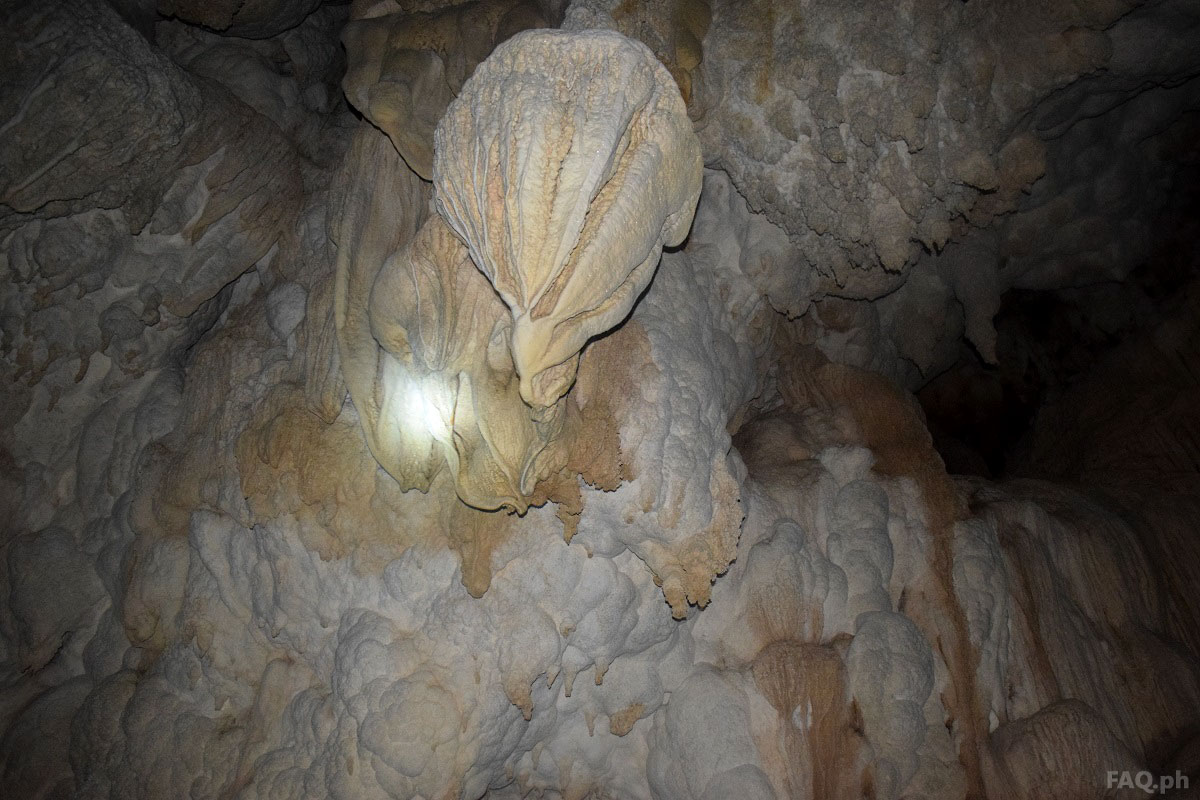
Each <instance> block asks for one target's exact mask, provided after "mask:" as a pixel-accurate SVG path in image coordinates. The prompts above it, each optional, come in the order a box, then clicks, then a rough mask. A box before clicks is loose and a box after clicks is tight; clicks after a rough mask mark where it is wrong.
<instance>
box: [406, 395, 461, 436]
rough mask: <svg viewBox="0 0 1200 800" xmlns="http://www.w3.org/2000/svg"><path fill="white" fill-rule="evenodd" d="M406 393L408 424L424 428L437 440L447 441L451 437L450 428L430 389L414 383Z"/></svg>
mask: <svg viewBox="0 0 1200 800" xmlns="http://www.w3.org/2000/svg"><path fill="white" fill-rule="evenodd" d="M406 393H407V395H408V396H407V398H406V399H405V400H406V402H405V417H407V419H406V422H408V424H410V425H412V424H414V423H415V424H417V425H421V426H423V427H424V428H425V430H427V431H428V432H429V435H430V436H432V437H433V438H435V439H445V438H446V437H447V436H449V435H450V427H449V426H448V425H447V424H446V420H445V419H443V417H442V412H441V411H440V410H439V409H438V407H437V403H435V402H434V401H433V398H432V397H431V396H430V392H429V391H428V389H426V388H425V387H423V386H421V384H419V383H416V382H414V383H411V384H409V386H408V387H407V390H406Z"/></svg>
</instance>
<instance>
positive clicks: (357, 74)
mask: <svg viewBox="0 0 1200 800" xmlns="http://www.w3.org/2000/svg"><path fill="white" fill-rule="evenodd" d="M407 5H411V4H407ZM432 5H433V6H434V7H433V8H428V9H425V8H420V9H418V8H411V7H406V8H401V7H400V5H398V4H396V3H392V2H387V1H386V0H385V1H384V2H375V3H356V4H355V8H354V11H353V13H352V19H351V21H350V23H349V24H348V25H347V26H346V28H345V31H344V32H343V33H342V41H343V42H344V43H345V45H346V51H347V52H348V53H349V56H350V63H349V65H348V68H347V70H346V77H345V80H344V81H343V86H344V87H345V89H346V96H347V97H348V98H349V99H350V102H351V103H353V104H354V106H355V108H357V109H359V110H360V111H361V112H362V113H363V114H364V115H365V116H366V117H367V119H369V120H371V122H372V123H373V124H375V126H376V127H378V128H379V129H380V130H382V131H383V132H384V133H386V134H387V135H388V137H389V138H390V139H391V140H392V144H394V145H395V146H396V150H397V151H399V153H400V155H401V156H403V157H404V161H405V163H407V164H408V166H409V167H410V168H412V170H413V171H414V172H416V173H417V174H418V175H420V176H421V177H422V178H424V179H425V180H432V179H433V131H434V128H435V127H437V124H438V122H439V121H440V120H441V118H442V115H443V114H444V113H445V112H446V107H447V106H448V105H450V101H451V100H453V99H454V98H455V97H456V96H457V95H458V93H459V92H460V91H462V86H463V83H465V82H466V80H467V78H469V77H471V74H472V73H473V72H474V71H475V67H477V66H478V65H479V63H480V62H481V61H483V60H484V59H485V58H487V57H488V55H489V54H490V53H491V52H492V50H493V49H494V48H495V47H496V45H498V44H500V43H501V42H503V41H504V40H505V39H507V38H509V37H510V36H512V35H513V34H515V33H517V32H518V31H522V30H525V29H527V28H543V27H546V26H547V24H548V23H550V22H551V21H552V20H551V16H552V14H550V13H547V12H548V11H550V9H547V8H543V7H541V6H544V5H545V4H539V3H535V2H530V1H529V0H476V2H467V3H458V4H450V5H449V7H446V8H437V5H438V4H436V3H434V4H432Z"/></svg>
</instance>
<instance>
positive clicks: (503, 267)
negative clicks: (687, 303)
mask: <svg viewBox="0 0 1200 800" xmlns="http://www.w3.org/2000/svg"><path fill="white" fill-rule="evenodd" d="M434 141H435V158H434V187H435V193H434V200H435V202H436V204H437V208H438V213H440V214H441V215H442V216H443V217H445V219H446V221H447V222H448V223H449V224H450V227H452V228H453V229H454V231H455V232H456V233H457V234H458V236H459V237H460V238H461V239H462V240H463V241H464V242H465V243H466V245H467V249H468V250H469V251H470V253H471V259H472V260H473V261H474V262H475V265H476V266H477V267H478V268H479V269H480V270H481V271H482V272H483V274H484V275H486V276H487V278H488V280H489V281H491V283H492V286H494V287H495V289H496V292H497V293H498V294H499V295H500V297H501V299H503V300H504V303H505V305H507V306H508V308H509V311H510V312H511V314H512V332H511V334H509V339H510V345H509V347H510V350H511V352H512V358H513V363H514V364H515V366H516V370H517V374H518V375H519V376H520V378H521V397H522V399H523V400H525V402H526V403H529V404H530V405H531V406H533V407H534V408H541V407H545V406H549V405H551V404H553V403H554V402H556V401H557V400H558V398H560V397H561V396H562V395H564V394H566V392H567V390H568V389H569V388H570V386H571V383H572V382H573V381H574V378H575V363H576V359H577V357H578V354H579V351H580V350H582V349H583V346H584V344H585V343H586V342H587V341H588V340H589V339H591V338H592V337H594V336H598V335H600V334H602V333H604V332H605V331H607V330H608V329H610V328H612V327H613V326H614V325H616V324H617V323H619V322H621V321H622V320H624V319H625V317H626V316H628V314H629V312H630V310H631V309H632V308H633V304H634V301H636V300H637V298H638V296H639V295H641V293H642V292H644V291H645V290H646V287H647V286H649V284H650V279H651V278H652V277H653V276H654V270H655V268H656V267H657V266H658V260H659V256H660V255H661V254H662V248H663V246H664V245H666V246H669V247H674V246H676V245H678V244H679V243H680V242H682V241H683V238H684V237H685V236H686V235H687V232H688V230H689V229H690V228H691V225H692V216H693V215H694V213H695V210H696V200H697V198H698V197H699V196H700V180H701V162H700V148H699V145H698V143H697V141H696V137H695V135H694V134H693V133H692V130H691V125H690V124H689V122H688V119H687V116H686V115H685V113H684V107H683V102H682V100H681V98H680V96H679V93H678V91H677V90H676V88H675V85H674V83H673V82H672V81H671V78H670V76H669V75H668V74H667V72H666V70H664V69H663V68H662V66H661V65H660V64H658V62H656V61H655V60H654V58H653V56H652V55H651V54H650V52H649V51H648V50H646V48H644V47H642V46H641V45H639V44H638V43H636V42H634V41H632V40H629V39H626V38H625V37H623V36H619V35H616V34H610V33H602V32H594V33H576V34H571V33H561V32H549V31H538V32H533V33H525V34H521V35H519V36H516V37H514V38H513V39H511V40H510V41H508V42H505V43H504V44H503V45H502V46H501V47H500V48H498V49H497V50H496V52H495V53H494V54H493V55H492V56H491V57H489V58H488V60H487V61H485V62H484V63H483V64H482V65H480V68H479V69H478V71H476V73H475V75H474V76H472V78H471V80H470V81H469V82H468V83H467V85H466V87H465V88H464V91H463V93H462V94H461V95H460V96H459V97H458V99H457V100H456V101H455V102H454V103H452V104H451V105H450V108H449V109H447V111H446V116H445V117H444V118H443V120H442V122H441V123H439V125H438V129H437V132H436V134H435V137H434Z"/></svg>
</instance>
